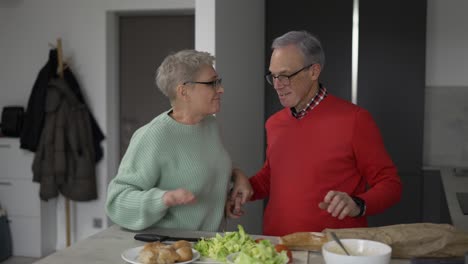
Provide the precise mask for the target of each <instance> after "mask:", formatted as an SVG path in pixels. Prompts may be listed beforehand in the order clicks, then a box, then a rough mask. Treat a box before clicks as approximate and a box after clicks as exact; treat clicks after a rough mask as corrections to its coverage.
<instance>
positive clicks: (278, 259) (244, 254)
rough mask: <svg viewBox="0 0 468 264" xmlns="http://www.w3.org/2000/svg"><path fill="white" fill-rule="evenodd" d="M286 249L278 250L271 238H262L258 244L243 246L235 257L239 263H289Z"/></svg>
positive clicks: (235, 260) (235, 261)
mask: <svg viewBox="0 0 468 264" xmlns="http://www.w3.org/2000/svg"><path fill="white" fill-rule="evenodd" d="M288 260H289V258H288V256H287V254H286V251H281V253H278V252H276V250H275V247H274V246H273V245H272V244H271V242H270V241H269V240H261V241H260V242H258V243H257V244H254V245H252V246H247V247H244V248H242V250H241V252H239V254H237V255H236V257H235V258H234V263H236V264H237V263H238V264H241V263H242V264H284V263H288Z"/></svg>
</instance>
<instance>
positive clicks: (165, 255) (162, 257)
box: [156, 248, 180, 264]
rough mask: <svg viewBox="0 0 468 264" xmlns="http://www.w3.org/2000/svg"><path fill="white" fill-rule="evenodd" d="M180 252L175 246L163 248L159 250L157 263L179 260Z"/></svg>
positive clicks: (162, 263) (169, 262)
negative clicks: (178, 252)
mask: <svg viewBox="0 0 468 264" xmlns="http://www.w3.org/2000/svg"><path fill="white" fill-rule="evenodd" d="M179 258H180V256H179V254H177V253H176V251H175V250H174V248H161V249H160V250H159V255H158V260H157V262H156V263H157V264H172V263H174V262H176V261H178V260H179Z"/></svg>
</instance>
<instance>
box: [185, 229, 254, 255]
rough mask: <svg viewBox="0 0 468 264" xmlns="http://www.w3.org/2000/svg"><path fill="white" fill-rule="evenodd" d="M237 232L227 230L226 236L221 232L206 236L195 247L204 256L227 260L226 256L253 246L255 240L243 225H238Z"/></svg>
mask: <svg viewBox="0 0 468 264" xmlns="http://www.w3.org/2000/svg"><path fill="white" fill-rule="evenodd" d="M237 228H238V229H239V231H237V232H226V233H225V234H224V236H222V235H220V234H219V233H218V234H216V236H215V237H212V238H204V239H202V240H200V241H198V242H197V243H196V244H195V245H194V248H195V249H196V250H198V252H200V254H201V255H202V256H205V257H209V258H212V259H216V260H219V261H223V262H224V261H226V257H227V256H228V255H229V254H231V253H236V252H239V251H241V250H242V249H243V248H244V247H252V246H254V245H255V241H254V240H253V239H252V238H251V237H250V236H249V235H248V234H247V233H245V231H244V228H243V227H242V226H241V225H238V226H237Z"/></svg>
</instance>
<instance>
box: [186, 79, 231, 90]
mask: <svg viewBox="0 0 468 264" xmlns="http://www.w3.org/2000/svg"><path fill="white" fill-rule="evenodd" d="M222 82H223V79H221V78H219V79H216V80H214V81H211V82H195V81H186V82H184V83H183V84H184V85H186V84H189V83H191V84H205V85H210V86H211V87H212V88H213V89H218V88H219V87H220V86H221V84H222Z"/></svg>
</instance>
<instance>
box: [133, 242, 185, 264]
mask: <svg viewBox="0 0 468 264" xmlns="http://www.w3.org/2000/svg"><path fill="white" fill-rule="evenodd" d="M192 258H193V252H192V244H190V242H188V241H185V240H179V241H176V242H175V243H174V244H172V245H168V244H163V243H161V242H152V243H147V244H146V245H145V246H144V247H143V249H142V250H141V251H140V254H139V256H138V260H139V261H140V262H141V263H143V264H172V263H177V262H184V261H188V260H191V259H192Z"/></svg>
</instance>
